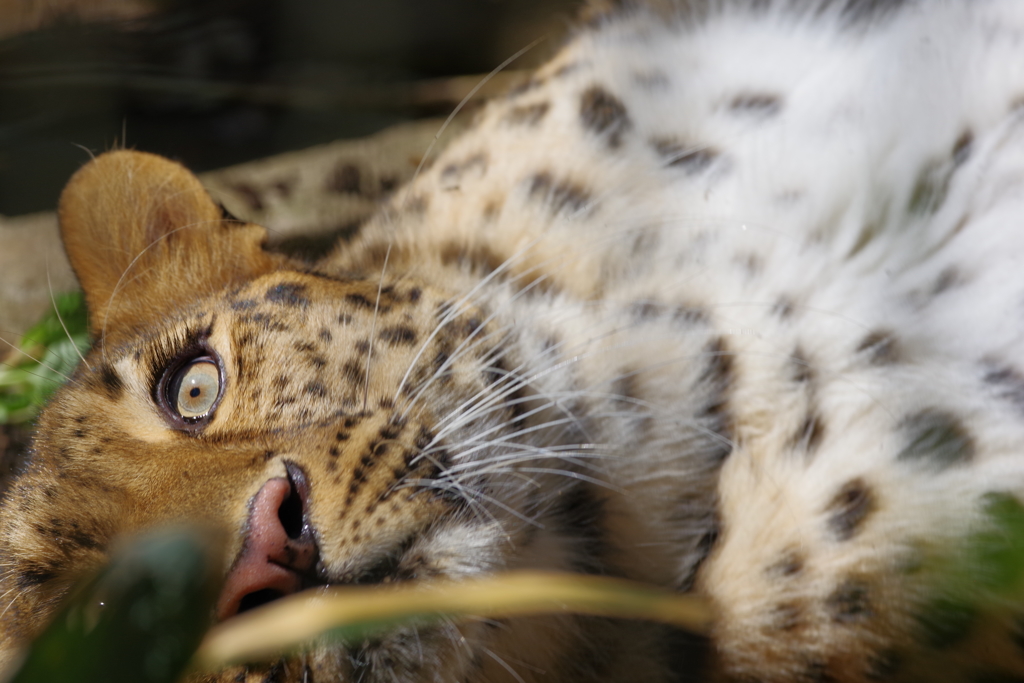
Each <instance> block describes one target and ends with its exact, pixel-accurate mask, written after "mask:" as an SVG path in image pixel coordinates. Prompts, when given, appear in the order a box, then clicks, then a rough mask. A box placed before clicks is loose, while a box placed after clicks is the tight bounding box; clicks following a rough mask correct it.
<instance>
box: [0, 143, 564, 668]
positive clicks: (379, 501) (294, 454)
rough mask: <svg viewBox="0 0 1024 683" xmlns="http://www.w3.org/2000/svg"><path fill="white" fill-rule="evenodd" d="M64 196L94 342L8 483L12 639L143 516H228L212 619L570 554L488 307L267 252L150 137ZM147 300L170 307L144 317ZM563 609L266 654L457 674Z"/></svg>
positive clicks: (557, 564) (512, 357)
mask: <svg viewBox="0 0 1024 683" xmlns="http://www.w3.org/2000/svg"><path fill="white" fill-rule="evenodd" d="M126 178H131V179H133V180H131V182H130V184H129V186H128V188H127V190H125V189H124V187H123V186H124V183H125V182H126V181H125V179H126ZM167 178H170V179H171V182H169V183H168V182H167V180H166V179H167ZM168 185H169V186H170V188H169V189H168V188H167V186H168ZM113 188H120V191H122V192H123V191H127V192H129V193H130V194H131V199H132V200H133V201H135V202H136V204H134V205H132V204H131V202H128V203H127V206H129V209H128V210H126V209H125V208H124V207H125V206H126V204H123V203H119V206H121V209H120V214H118V213H117V211H116V210H115V213H114V214H110V213H109V210H111V209H112V207H110V206H103V202H102V201H100V202H97V201H96V197H97V196H100V197H106V196H108V195H110V194H114V195H116V192H114V189H113ZM183 198H184V199H183ZM123 199H124V198H123V197H121V198H120V200H119V202H122V201H123ZM62 207H63V210H64V223H63V229H64V232H65V239H66V241H67V243H68V245H69V251H70V253H71V255H72V260H73V262H74V263H75V266H76V268H77V269H78V273H79V276H80V278H81V280H82V282H83V284H84V286H85V288H86V292H87V298H88V301H89V303H90V306H91V310H92V312H93V320H92V324H93V327H94V329H93V332H94V334H95V335H96V337H97V344H96V345H95V347H94V348H93V349H92V351H91V352H90V354H89V355H88V356H87V357H86V358H85V359H84V362H83V363H82V365H81V366H80V368H79V369H78V371H77V373H76V374H75V376H74V377H73V378H72V380H71V382H69V384H68V385H67V387H65V388H64V389H63V390H62V391H61V392H60V393H59V394H58V396H57V397H56V398H55V399H54V400H53V402H52V403H51V405H50V406H49V407H48V408H47V409H46V411H45V414H44V415H43V416H42V418H41V420H40V425H39V437H38V438H37V440H36V442H35V446H34V452H33V454H32V458H31V463H30V465H29V467H28V470H27V472H26V473H25V474H24V475H23V476H22V477H21V478H20V479H19V480H18V482H17V483H16V484H15V486H14V488H13V489H12V491H11V494H10V495H9V497H8V498H7V500H6V501H5V503H4V506H5V507H4V514H3V517H2V528H0V535H2V539H3V544H4V546H5V547H6V548H7V554H6V555H5V567H4V569H5V571H4V590H5V591H12V592H13V593H15V594H16V597H15V598H14V599H13V600H11V602H10V604H9V605H7V609H6V610H5V612H4V616H3V632H4V637H5V644H6V646H7V647H8V648H10V647H12V646H14V645H15V644H17V643H20V642H23V641H24V640H25V639H26V638H29V637H31V636H32V635H33V634H35V633H37V632H38V630H39V629H40V628H41V627H42V626H43V625H44V624H45V623H46V620H47V617H48V616H49V615H50V614H51V613H52V612H53V610H54V608H55V606H56V605H57V604H58V603H59V601H60V600H61V598H62V597H63V596H64V595H65V593H66V592H67V590H68V587H69V585H70V584H71V582H72V581H73V580H74V578H75V577H77V576H79V575H80V574H81V573H82V572H83V571H84V570H86V569H89V568H92V567H95V566H97V565H98V564H100V563H102V562H103V561H104V558H105V557H106V554H107V551H108V550H109V548H110V547H111V545H112V544H114V543H115V542H117V540H118V539H120V538H123V537H125V536H128V535H130V534H132V533H134V532H138V531H140V530H143V529H147V528H150V527H154V526H160V525H167V524H177V523H182V522H184V523H192V524H201V525H205V526H212V527H216V528H219V529H222V530H227V532H228V537H229V538H230V541H229V543H228V546H227V548H226V554H225V557H226V559H225V567H224V575H225V577H226V579H225V587H224V589H223V591H222V594H221V597H220V599H219V601H218V603H217V606H216V610H215V614H214V615H212V618H213V619H214V620H223V619H227V618H230V617H232V616H233V615H235V614H237V613H239V612H241V611H245V610H247V609H249V608H252V607H255V606H258V605H260V604H263V603H265V602H267V601H269V600H272V599H274V598H276V597H280V596H282V595H286V594H290V593H294V592H297V591H300V590H305V589H315V588H317V587H320V586H326V585H337V584H360V583H380V582H390V581H412V580H418V579H426V578H447V579H458V578H462V577H469V576H475V575H479V574H481V573H485V572H491V571H495V570H499V569H503V568H510V567H516V566H524V565H525V566H545V563H546V565H547V566H550V567H551V568H556V569H558V568H567V567H566V565H567V563H568V560H566V559H565V558H564V557H559V556H557V555H555V556H554V557H550V558H546V559H541V560H540V561H539V565H538V561H537V560H536V558H535V557H533V556H534V555H536V556H538V557H541V558H544V556H543V555H542V554H541V553H540V552H539V551H534V550H532V549H531V548H534V547H538V546H539V547H544V546H545V544H550V542H551V538H552V537H554V536H557V535H558V534H563V535H570V534H572V533H573V531H572V530H571V529H565V528H564V527H559V526H558V525H554V526H549V527H548V528H549V530H547V531H545V530H544V529H545V524H544V521H543V520H545V519H546V518H548V522H550V518H552V516H553V515H555V514H556V513H559V514H561V512H562V511H563V510H562V509H563V508H565V507H566V506H565V503H564V501H563V502H559V501H558V500H557V497H555V498H552V497H542V496H537V495H536V494H535V493H534V492H533V490H532V489H531V488H530V487H524V486H522V485H521V484H518V482H519V480H520V479H521V478H522V477H523V476H524V475H523V474H521V473H520V472H518V471H517V469H518V467H517V465H516V463H522V464H523V466H526V465H530V466H532V467H534V468H535V467H536V465H537V458H536V456H535V455H531V456H530V457H523V456H522V454H523V452H524V450H523V449H524V446H523V444H522V441H523V439H517V435H518V434H523V433H531V432H532V433H537V432H538V429H537V428H536V425H537V424H538V421H543V420H542V418H540V417H538V415H539V413H541V412H543V411H537V410H533V411H531V409H530V401H531V399H530V396H529V395H528V391H527V389H526V387H525V385H524V383H523V382H521V381H519V380H518V379H516V375H515V372H514V371H513V369H514V368H515V367H516V365H517V363H518V360H517V358H516V352H515V350H514V349H511V348H508V345H507V343H506V342H507V335H500V334H494V333H493V331H492V327H493V324H492V323H489V322H488V318H487V312H486V311H485V310H481V309H479V308H477V307H474V306H472V305H468V304H466V303H465V302H464V301H460V300H458V299H457V298H453V297H452V296H451V295H450V294H448V293H446V292H444V291H439V290H437V289H435V288H433V287H431V286H429V285H427V284H424V283H421V282H418V281H416V280H414V279H410V278H394V279H392V278H388V277H387V275H386V273H372V274H358V273H343V272H334V271H332V270H331V269H322V270H317V269H310V268H308V267H305V266H302V265H300V264H293V263H291V262H288V261H286V260H284V259H282V258H279V257H271V256H268V255H266V254H265V253H264V252H263V251H262V250H261V248H260V233H259V231H258V230H257V229H255V228H254V227H253V226H247V225H242V224H237V223H232V222H230V221H224V220H222V219H221V217H220V216H219V215H218V210H217V208H216V207H215V206H214V205H213V204H212V203H211V202H210V200H209V199H208V198H207V197H206V195H205V193H204V192H203V191H202V189H201V188H200V187H199V186H198V183H197V182H196V181H195V180H194V178H193V177H192V176H191V175H189V174H188V173H187V172H186V171H184V169H181V168H180V167H178V166H176V165H174V164H172V163H171V162H168V161H165V160H162V159H159V158H157V157H152V156H149V155H143V154H139V153H133V152H113V153H109V154H107V155H105V156H102V157H100V158H99V159H98V160H97V161H95V162H94V163H93V164H90V165H89V166H87V167H86V168H85V169H83V171H81V172H80V173H79V175H78V176H76V178H75V179H74V180H73V181H72V183H71V184H70V186H69V189H68V191H67V193H66V194H65V197H64V202H63V204H62ZM104 210H107V211H108V213H106V214H105V216H106V218H104V219H103V220H97V222H96V223H95V224H94V223H92V220H93V218H98V217H99V214H97V213H95V212H99V211H104ZM140 213H141V214H142V215H140ZM111 215H113V216H114V219H113V221H111V220H110V218H109V217H110V216H111ZM111 226H112V227H113V231H112V232H111V231H110V229H111ZM182 226H185V227H184V228H183V227H182ZM94 227H96V229H97V230H100V229H102V230H103V231H104V234H102V235H101V234H99V233H98V232H92V230H93V228H94ZM118 240H121V243H120V245H118ZM197 242H204V243H206V245H205V246H209V245H210V244H211V243H212V244H213V245H214V249H217V248H219V247H223V248H224V250H223V251H221V252H220V254H219V255H217V256H214V258H220V259H223V261H222V262H221V263H219V264H213V263H211V262H203V261H199V262H197V261H196V260H195V259H194V258H193V255H192V252H191V251H190V250H191V249H193V248H197V246H196V243H197ZM83 245H84V246H83ZM218 245H219V247H218ZM115 246H117V247H119V248H116V249H115ZM79 247H82V248H81V249H80V248H79ZM111 254H115V256H117V255H122V254H123V255H125V256H124V262H122V263H114V264H112V263H110V258H111ZM127 255H131V258H128V256H127ZM225 262H226V263H228V264H229V267H228V268H225V267H224V263H225ZM196 292H204V294H203V295H202V296H194V293H196ZM147 297H148V298H152V299H159V300H161V301H162V302H163V304H164V305H162V306H161V307H160V308H159V309H154V312H153V313H152V314H146V313H145V311H144V304H143V303H141V302H144V301H145V300H146V299H147ZM531 425H534V428H533V429H531ZM539 431H540V432H543V430H542V429H541V430H539ZM547 438H548V440H549V441H550V437H547ZM566 491H569V489H566V488H565V486H562V488H561V492H562V493H565V492H566ZM571 497H572V496H569V498H571ZM545 539H547V540H545ZM531 563H532V564H531ZM561 621H564V619H563V620H561ZM558 622H559V620H551V622H550V623H545V622H543V621H541V622H540V623H539V624H534V625H533V626H531V627H530V629H528V635H525V636H524V635H523V633H521V632H520V631H518V630H516V629H511V630H505V631H502V630H495V629H494V628H492V627H489V626H487V625H485V624H482V623H475V624H474V623H470V624H468V625H460V626H455V625H450V624H446V625H441V626H437V627H433V628H428V629H419V630H416V631H413V630H398V631H396V632H393V633H391V634H389V635H388V636H386V637H384V638H382V639H379V640H375V641H372V642H367V643H364V645H363V646H362V647H361V648H358V649H357V650H354V651H352V652H348V653H347V654H346V655H345V656H343V655H342V652H343V651H342V650H340V648H333V649H332V648H323V649H321V650H314V651H313V652H311V653H307V654H306V655H303V657H302V659H301V662H300V661H298V660H296V661H290V662H289V661H282V662H279V663H278V664H277V665H276V666H277V669H273V667H271V670H274V671H277V672H278V674H281V672H282V671H284V672H286V675H285V674H281V675H284V676H285V678H280V679H275V680H293V679H294V680H306V678H303V676H306V677H308V676H310V675H313V673H315V676H316V680H324V679H327V680H334V679H342V678H344V677H346V676H350V675H353V671H354V670H359V671H360V672H361V673H360V674H359V675H360V676H371V677H373V676H392V675H398V676H403V675H404V676H408V677H417V678H420V677H423V676H428V675H429V676H440V675H441V673H439V672H442V671H443V672H444V675H445V676H447V677H452V679H453V680H454V679H455V678H457V677H459V676H463V675H466V674H467V673H468V671H470V670H471V669H481V668H482V669H483V670H486V669H487V668H488V664H487V663H486V662H482V661H481V657H482V655H481V653H482V652H484V651H488V652H491V651H494V650H500V649H501V648H503V647H512V645H511V644H509V643H511V642H513V641H514V642H515V644H516V645H515V646H516V647H518V648H521V647H522V646H523V643H524V642H525V643H526V644H527V645H528V646H530V647H531V648H534V649H535V650H536V651H537V652H538V653H540V658H541V659H542V660H543V657H544V653H545V645H544V644H543V640H544V639H545V633H546V632H547V631H549V630H551V629H552V628H554V624H557V623H558ZM503 641H504V642H505V644H504V645H503ZM559 647H561V645H559ZM552 649H553V647H550V646H549V647H547V650H549V651H550V650H552ZM424 652H426V653H427V654H426V655H424ZM496 660H497V655H496ZM496 660H495V661H496ZM494 666H498V665H497V664H494ZM282 667H283V668H282ZM499 668H500V667H499ZM266 671H267V669H262V668H259V667H256V668H251V669H245V670H244V671H242V673H243V674H245V672H248V674H251V675H254V676H255V675H257V674H258V675H264V674H265V673H266ZM260 672H263V673H260ZM431 672H433V673H431ZM239 673H240V672H239V671H232V672H226V673H225V674H224V677H225V680H241V679H236V678H234V677H235V676H236V675H239ZM360 680H368V679H366V678H361V679H360ZM373 680H376V679H375V678H374V679H373ZM389 680H390V679H389ZM445 680H448V678H445Z"/></svg>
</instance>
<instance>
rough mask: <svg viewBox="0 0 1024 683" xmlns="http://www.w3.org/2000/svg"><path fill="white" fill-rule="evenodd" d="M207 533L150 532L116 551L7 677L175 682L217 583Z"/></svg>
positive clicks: (87, 682)
mask: <svg viewBox="0 0 1024 683" xmlns="http://www.w3.org/2000/svg"><path fill="white" fill-rule="evenodd" d="M216 546H217V544H216V543H214V542H212V539H210V538H208V537H207V534H204V533H202V532H197V531H195V530H190V529H164V530H161V531H157V532H151V533H149V534H147V535H145V536H142V537H140V538H138V539H137V540H135V541H134V542H133V543H131V544H130V545H127V546H124V547H123V548H122V549H121V551H120V552H116V553H114V556H113V558H112V559H111V562H110V564H108V565H107V567H106V568H105V569H104V570H103V571H102V572H100V573H99V574H98V575H97V576H95V577H94V578H92V579H91V580H87V581H86V582H85V583H84V584H83V585H81V586H80V587H79V588H78V589H77V590H76V591H75V593H74V595H73V596H72V598H71V599H70V600H69V601H68V603H67V604H66V605H65V607H64V608H63V610H61V612H60V613H59V614H58V615H57V618H56V619H54V620H53V623H51V624H50V627H49V628H48V629H47V630H46V631H45V632H44V633H43V635H42V636H40V637H39V638H38V639H36V641H35V642H34V643H33V644H32V647H31V648H30V649H29V651H28V653H27V654H26V657H25V659H24V662H23V664H22V666H21V668H20V669H19V670H18V672H17V674H15V675H14V677H13V678H11V679H10V683H54V681H61V682H62V683H111V681H132V682H133V683H173V681H177V680H178V679H179V678H180V677H181V675H182V674H183V673H184V671H185V669H186V667H187V665H188V663H189V660H190V659H191V658H192V654H193V653H194V652H195V650H196V648H197V647H198V646H199V642H200V641H201V640H202V637H203V635H204V633H205V632H206V629H207V627H208V626H209V624H210V614H211V610H212V608H213V604H214V601H215V600H216V599H217V592H218V590H219V588H220V567H221V562H220V556H219V553H218V551H217V550H216Z"/></svg>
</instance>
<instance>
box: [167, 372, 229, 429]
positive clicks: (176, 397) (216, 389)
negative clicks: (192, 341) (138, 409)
mask: <svg viewBox="0 0 1024 683" xmlns="http://www.w3.org/2000/svg"><path fill="white" fill-rule="evenodd" d="M220 385H221V381H220V369H219V368H218V367H217V364H216V363H214V362H213V359H211V358H205V357H204V358H197V359H195V360H194V361H192V362H191V363H189V364H187V365H184V366H182V367H181V369H179V370H178V371H177V372H176V373H175V374H174V376H173V377H172V379H171V383H170V386H169V389H170V391H169V392H168V395H169V397H170V398H171V400H172V401H173V403H172V405H173V407H174V409H175V410H176V411H177V413H178V415H180V416H181V417H183V418H185V419H186V420H195V419H199V418H202V417H206V416H207V415H208V414H209V413H210V411H211V410H213V407H214V405H215V404H216V403H217V399H218V398H219V397H220Z"/></svg>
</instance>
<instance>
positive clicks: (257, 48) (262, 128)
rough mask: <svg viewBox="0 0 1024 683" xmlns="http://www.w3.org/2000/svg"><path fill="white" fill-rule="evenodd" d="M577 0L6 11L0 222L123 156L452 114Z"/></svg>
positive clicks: (331, 133) (51, 199)
mask: <svg viewBox="0 0 1024 683" xmlns="http://www.w3.org/2000/svg"><path fill="white" fill-rule="evenodd" d="M577 4H578V0H0V215H7V216H13V215H18V214H24V213H29V212H33V211H42V210H47V209H52V208H53V207H54V206H55V204H56V200H57V196H58V194H59V192H60V188H61V187H62V186H63V184H64V182H65V181H66V180H67V178H68V176H69V175H70V174H71V173H72V172H73V171H74V170H75V169H76V168H78V167H79V166H80V165H81V164H82V163H83V162H84V161H85V160H86V159H87V158H88V155H87V154H86V152H85V151H84V150H83V149H82V148H85V149H88V150H91V151H93V152H99V151H103V150H105V149H109V148H111V147H113V146H115V145H118V144H122V143H124V142H126V143H127V145H128V146H131V147H135V148H138V149H144V150H147V151H152V152H158V153H161V154H165V155H167V156H170V157H173V158H176V159H179V160H181V161H183V162H184V163H185V164H186V165H188V166H190V167H191V168H192V169H194V170H196V171H204V170H209V169H213V168H219V167H223V166H227V165H231V164H235V163H240V162H242V161H246V160H250V159H254V158H259V157H264V156H267V155H271V154H275V153H278V152H282V151H287V150H294V149H301V148H303V147H308V146H310V145H314V144H318V143H322V142H328V141H330V140H335V139H338V138H350V137H357V136H361V135H366V134H369V133H372V132H374V131H376V130H379V129H381V128H384V127H386V126H388V125H391V124H394V123H397V122H400V121H405V120H409V119H413V118H419V117H423V116H431V115H446V114H447V113H448V112H449V111H451V109H452V107H453V105H454V102H452V101H451V99H450V98H446V97H445V96H443V94H442V95H438V94H437V93H438V92H442V91H444V88H443V85H444V82H445V79H448V78H450V77H452V76H458V75H473V74H486V73H487V72H489V71H490V70H491V69H493V68H494V67H495V66H497V65H498V64H500V63H501V62H502V61H504V60H505V59H506V58H507V57H509V56H511V55H512V54H514V53H515V52H516V51H518V50H519V49H520V48H522V47H524V46H525V45H527V44H529V43H530V42H531V41H533V40H535V39H536V38H538V37H541V36H548V37H547V39H546V40H544V41H543V42H542V43H541V44H539V45H538V46H537V47H536V48H534V49H532V50H531V51H530V52H529V53H528V54H527V55H525V56H524V57H523V58H522V59H520V60H517V61H516V63H515V65H514V68H527V67H529V66H531V65H535V64H537V63H539V62H541V61H543V59H544V58H545V57H547V56H549V55H550V54H551V53H552V52H553V51H554V50H555V49H556V48H557V46H558V44H559V43H560V41H561V34H562V33H563V32H564V30H565V27H566V25H567V23H568V21H569V19H570V17H571V16H572V13H573V10H574V8H575V7H576V5H577Z"/></svg>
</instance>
